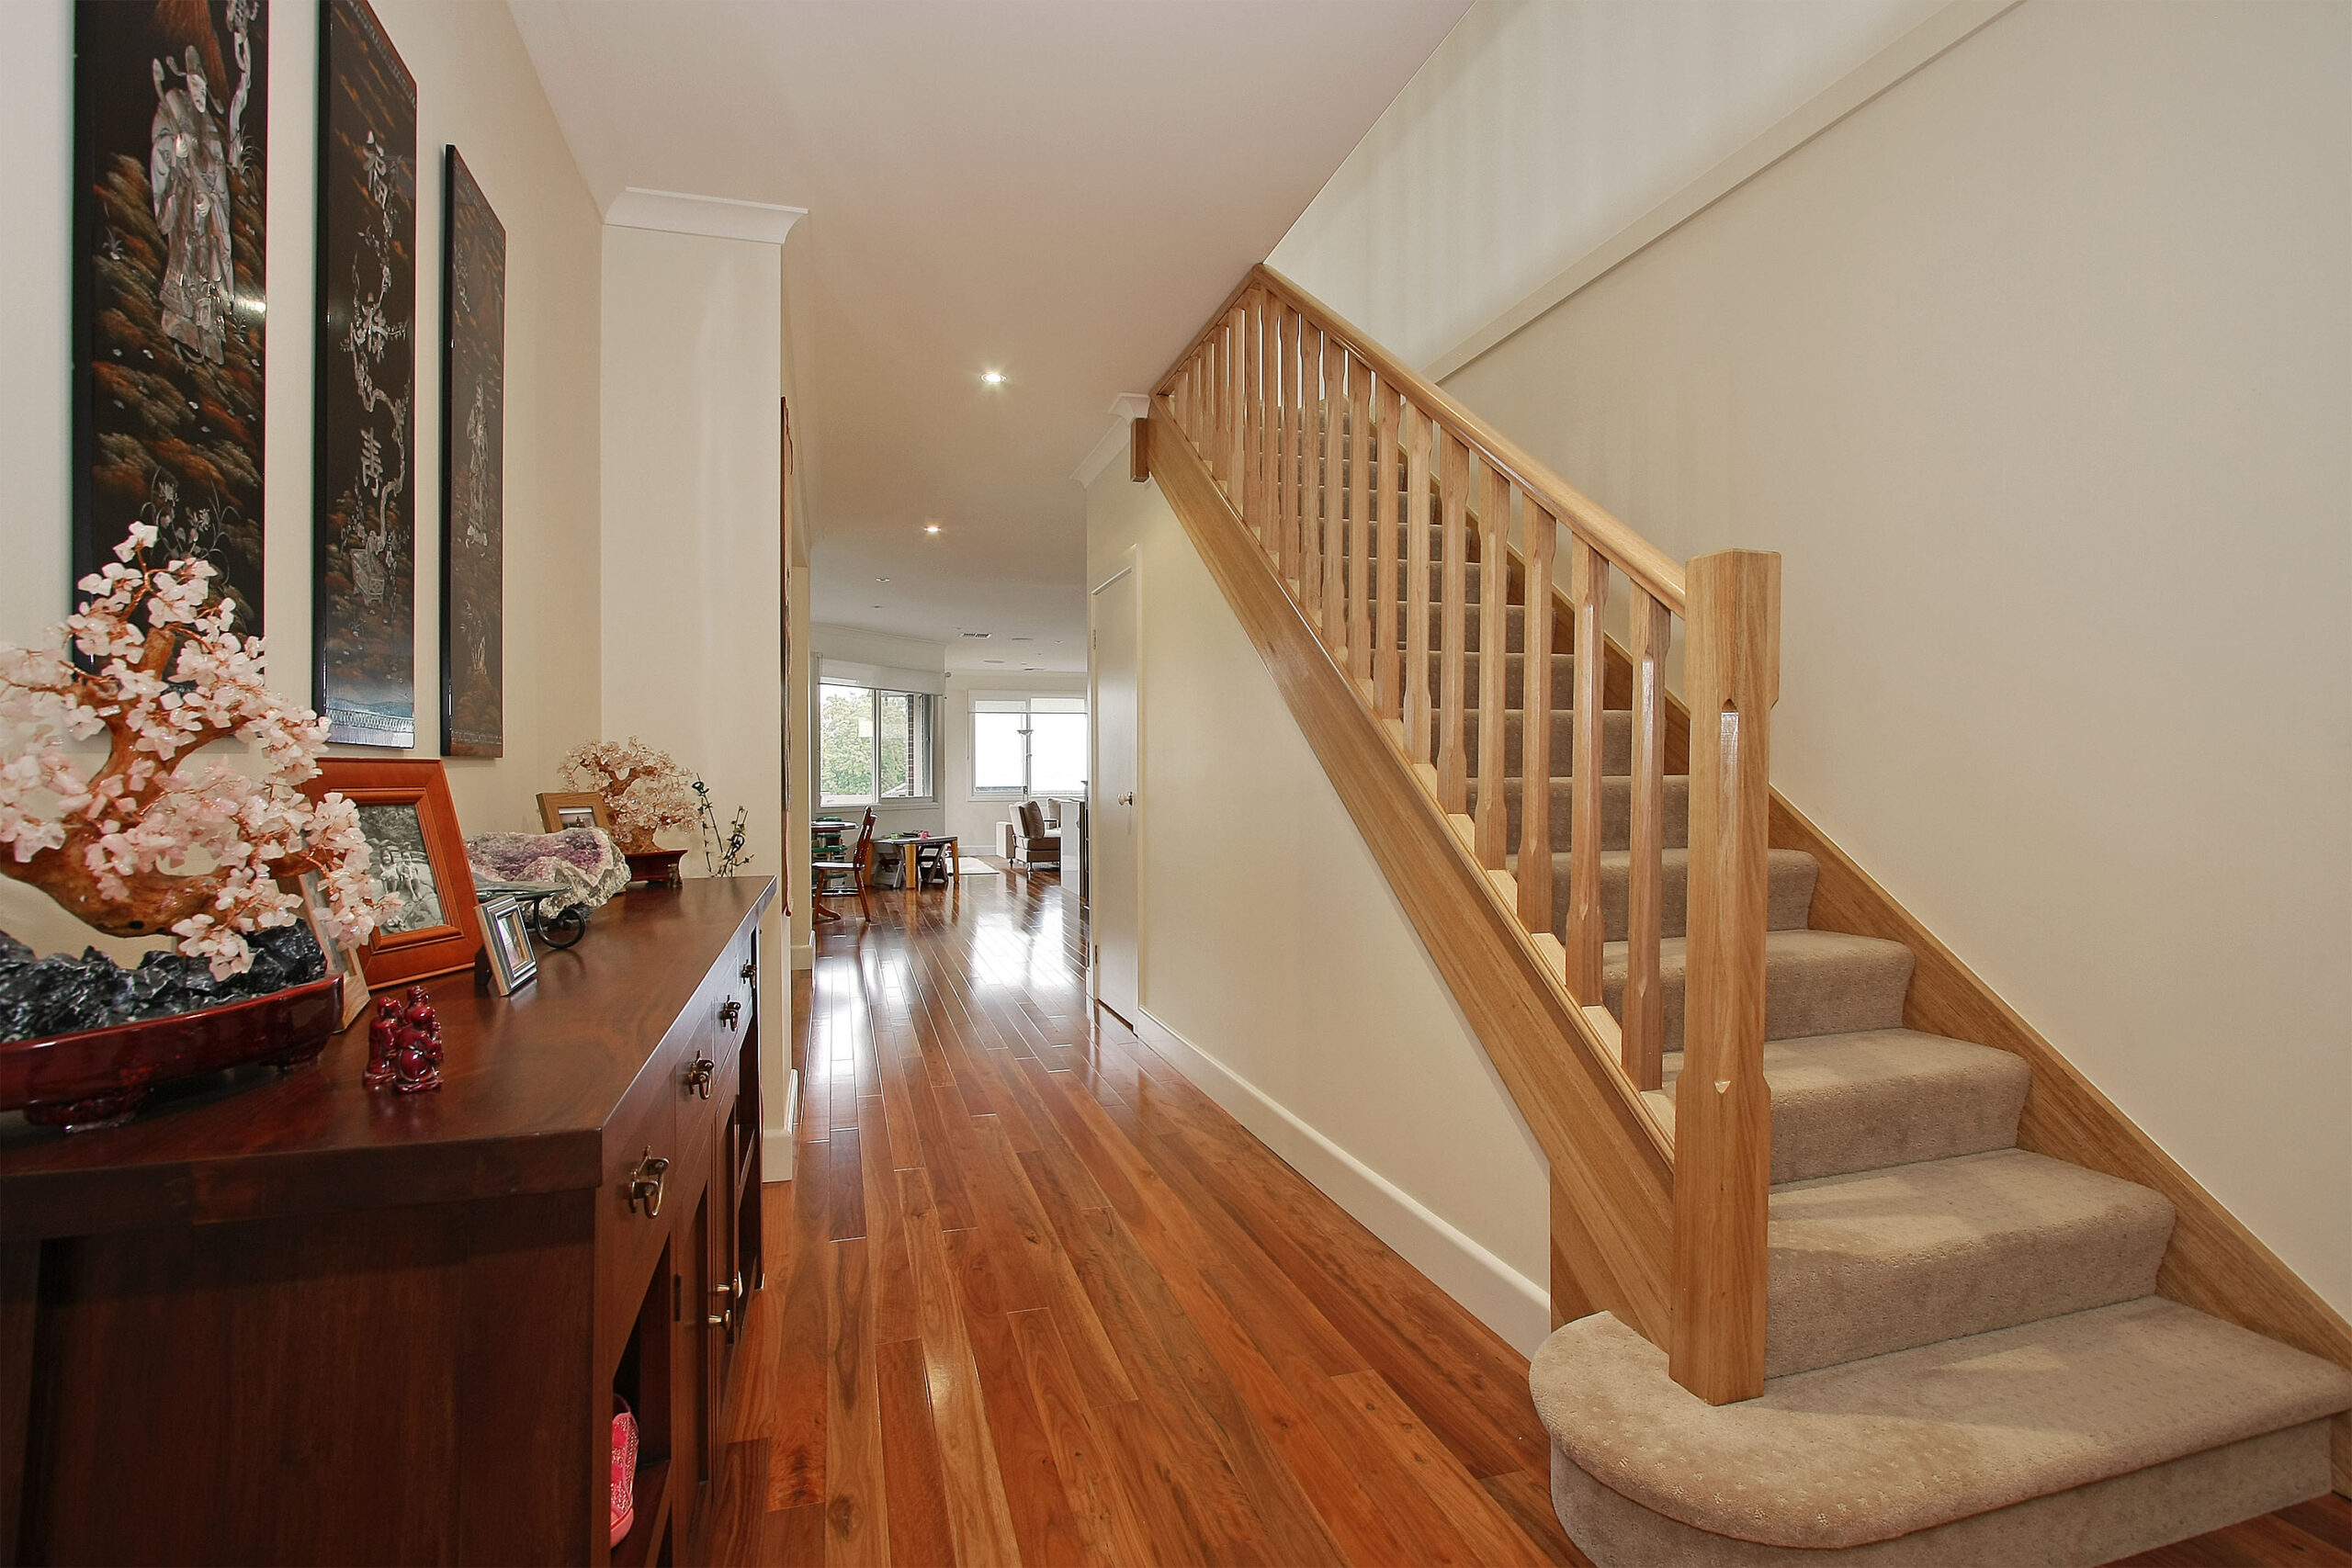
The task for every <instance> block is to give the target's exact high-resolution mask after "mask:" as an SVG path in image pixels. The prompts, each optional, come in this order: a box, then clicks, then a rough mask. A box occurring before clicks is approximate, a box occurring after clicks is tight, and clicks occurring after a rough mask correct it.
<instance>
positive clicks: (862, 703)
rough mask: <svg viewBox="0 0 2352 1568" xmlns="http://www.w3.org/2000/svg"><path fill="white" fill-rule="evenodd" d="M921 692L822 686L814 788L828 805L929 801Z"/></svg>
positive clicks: (929, 698) (928, 699) (925, 702)
mask: <svg viewBox="0 0 2352 1568" xmlns="http://www.w3.org/2000/svg"><path fill="white" fill-rule="evenodd" d="M938 700H939V699H938V698H937V697H936V696H935V695H933V694H931V693H929V692H899V691H892V690H889V689H888V688H887V687H882V686H862V685H854V684H851V683H850V682H843V681H833V680H826V681H822V682H819V685H818V694H817V780H818V784H817V789H818V799H819V802H820V804H821V805H824V806H828V807H842V806H881V805H885V804H888V803H889V802H893V801H899V802H906V801H929V800H932V799H934V798H936V796H937V793H938V792H937V790H936V789H935V788H934V787H933V773H934V762H933V734H934V726H933V717H934V715H935V713H936V708H937V704H938Z"/></svg>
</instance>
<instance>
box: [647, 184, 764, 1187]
mask: <svg viewBox="0 0 2352 1568" xmlns="http://www.w3.org/2000/svg"><path fill="white" fill-rule="evenodd" d="M603 245H604V268H605V274H604V282H605V288H604V310H603V322H604V364H603V385H604V431H605V437H604V448H603V465H602V467H603V477H604V496H605V502H604V532H603V539H602V551H603V557H604V582H603V590H604V592H603V636H604V682H603V687H604V689H603V701H602V709H601V713H602V732H603V734H604V735H605V736H606V737H609V738H614V739H619V738H622V737H626V736H629V735H637V736H641V737H643V738H644V739H645V740H646V741H647V742H648V743H650V744H651V745H654V746H658V747H661V748H662V750H666V751H668V752H669V753H670V754H671V755H673V756H674V757H676V758H677V759H678V760H679V761H681V762H683V763H684V764H685V765H686V766H687V767H689V768H691V769H693V770H694V771H695V773H699V774H700V775H701V776H702V778H703V779H704V781H705V782H706V783H707V784H709V785H710V789H711V793H712V795H713V796H714V797H715V799H716V805H717V807H718V814H719V820H720V822H721V823H722V825H723V824H724V823H726V822H727V821H728V820H729V819H730V818H732V817H733V815H734V813H735V810H736V808H737V807H744V808H745V809H746V810H748V812H749V813H750V816H749V819H748V824H747V826H748V828H749V835H750V850H751V852H752V857H753V858H752V863H751V866H750V868H749V870H748V872H747V874H749V875H753V876H761V877H766V876H776V875H779V874H781V871H782V868H783V866H784V865H785V863H786V861H785V850H784V843H785V837H784V831H785V820H784V773H783V766H784V763H783V755H784V722H785V718H784V715H785V672H784V671H782V670H781V669H779V668H778V667H777V652H778V649H780V648H781V647H782V635H783V622H782V617H783V615H784V608H783V606H782V605H780V604H778V602H777V592H776V585H777V582H778V581H779V578H780V574H781V571H782V566H783V562H782V557H781V554H780V551H779V545H780V542H781V537H782V536H781V530H780V526H779V520H780V513H779V503H780V500H781V492H780V491H779V490H778V488H777V478H778V473H779V469H780V466H781V465H780V457H781V451H782V448H781V446H780V445H779V443H778V439H777V434H778V430H777V417H776V407H777V402H776V400H777V398H778V396H779V395H780V391H781V388H780V384H779V374H778V365H777V355H776V350H775V344H777V343H778V342H779V341H780V338H781V334H782V332H783V326H782V321H781V310H782V298H783V295H782V283H781V277H780V274H779V270H778V268H779V265H780V263H779V255H780V252H779V249H778V247H776V246H775V245H772V244H756V243H751V242H747V241H741V240H713V239H707V238H704V237H702V236H700V235H693V234H670V233H656V232H651V231H645V230H639V229H614V228H607V229H605V231H604V233H603ZM672 837H673V841H674V842H677V843H681V844H686V843H691V842H693V836H692V835H691V834H676V835H673V836H672ZM683 869H684V872H685V874H687V875H689V876H699V875H702V874H704V865H703V857H702V854H701V852H700V851H699V850H698V849H695V850H692V851H690V852H688V854H687V856H686V858H685V861H684V864H683ZM762 942H763V945H764V946H765V948H766V951H767V953H768V954H769V956H770V960H771V961H770V962H768V963H766V964H764V965H763V968H762V972H761V991H760V1008H761V1016H762V1017H763V1019H775V1020H778V1021H784V1020H786V1016H787V1014H786V996H787V995H788V987H787V986H786V975H787V974H788V973H789V961H788V957H787V954H788V941H787V935H786V925H785V921H784V915H783V908H782V904H781V901H779V902H778V904H777V905H776V906H775V908H773V909H772V911H771V913H770V915H769V917H768V919H767V920H766V921H765V922H764V923H763V929H762ZM780 958H781V959H784V960H785V961H784V962H776V961H775V960H777V959H780ZM786 1038H787V1032H786V1030H785V1029H782V1028H779V1029H778V1030H776V1031H775V1037H774V1038H773V1039H763V1041H762V1044H763V1049H764V1051H765V1055H764V1058H763V1060H764V1062H765V1064H766V1070H767V1073H768V1077H767V1081H768V1082H769V1083H771V1084H774V1085H775V1086H777V1092H775V1093H773V1094H771V1095H770V1096H769V1097H768V1102H767V1112H768V1118H769V1123H770V1129H771V1133H772V1134H773V1132H774V1130H775V1129H776V1128H780V1127H781V1126H782V1125H783V1119H784V1116H785V1114H786V1106H785V1103H784V1098H785V1097H784V1095H783V1093H782V1086H783V1084H784V1082H785V1078H784V1076H783V1068H782V1062H783V1060H784V1056H783V1048H784V1042H785V1040H786ZM772 1152H775V1151H773V1150H772ZM784 1152H786V1153H788V1151H784Z"/></svg>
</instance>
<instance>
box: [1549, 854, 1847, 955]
mask: <svg viewBox="0 0 2352 1568" xmlns="http://www.w3.org/2000/svg"><path fill="white" fill-rule="evenodd" d="M1569 858H1570V857H1569V856H1567V855H1566V854H1555V855H1554V856H1553V857H1552V934H1553V935H1555V936H1557V937H1559V938H1560V939H1561V940H1563V941H1566V938H1567V934H1568V898H1569V896H1570V894H1571V892H1572V891H1573V890H1572V889H1571V887H1570V886H1569V882H1568V863H1569ZM1632 870H1633V862H1632V860H1631V858H1630V857H1627V856H1623V855H1618V856H1605V857H1604V858H1603V859H1602V860H1601V863H1600V920H1601V940H1602V941H1603V942H1623V941H1624V940H1625V924H1626V911H1627V909H1628V908H1629V907H1630V905H1629V900H1630V897H1631V877H1632ZM1820 870H1821V868H1820V866H1819V865H1817V864H1816V863H1815V861H1814V858H1813V857H1812V856H1811V855H1809V854H1805V853H1803V852H1799V851H1795V850H1779V851H1775V852H1773V855H1772V865H1771V884H1770V891H1769V893H1768V896H1767V897H1766V900H1765V929H1766V930H1768V931H1803V930H1804V929H1805V921H1806V919H1808V918H1809V917H1810V915H1811V914H1812V911H1813V885H1814V881H1815V877H1817V876H1818V875H1819V874H1820ZM1690 891H1691V852H1690V851H1688V850H1668V851H1667V852H1665V853H1664V854H1663V855H1661V856H1659V857H1658V895H1659V897H1658V925H1659V934H1660V935H1661V936H1682V935H1685V934H1687V933H1688V932H1689V931H1690V929H1691V927H1690V918H1691V898H1690Z"/></svg>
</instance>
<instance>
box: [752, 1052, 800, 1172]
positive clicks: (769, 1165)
mask: <svg viewBox="0 0 2352 1568" xmlns="http://www.w3.org/2000/svg"><path fill="white" fill-rule="evenodd" d="M799 1131H800V1073H799V1070H798V1069H797V1068H795V1069H794V1071H793V1074H792V1076H791V1077H789V1078H787V1079H786V1080H785V1088H784V1125H783V1126H781V1127H764V1128H762V1129H761V1131H760V1179H761V1180H762V1181H789V1180H791V1179H792V1176H793V1160H794V1157H795V1156H797V1154H798V1152H799V1149H800V1141H799V1139H798V1137H797V1135H796V1134H798V1133H799Z"/></svg>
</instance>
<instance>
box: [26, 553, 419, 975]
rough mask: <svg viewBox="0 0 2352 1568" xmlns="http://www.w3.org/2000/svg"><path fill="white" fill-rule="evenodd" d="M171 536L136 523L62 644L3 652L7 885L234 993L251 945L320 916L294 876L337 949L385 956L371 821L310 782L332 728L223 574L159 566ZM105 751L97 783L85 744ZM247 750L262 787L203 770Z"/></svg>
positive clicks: (222, 769) (193, 565)
mask: <svg viewBox="0 0 2352 1568" xmlns="http://www.w3.org/2000/svg"><path fill="white" fill-rule="evenodd" d="M155 537H156V531H155V529H153V527H149V526H146V525H136V526H134V527H133V528H132V529H131V531H130V538H128V539H126V540H124V541H123V543H122V544H121V545H120V546H119V547H117V548H116V550H115V556H116V560H115V561H114V562H111V563H109V564H108V565H107V566H106V567H105V568H104V569H103V570H99V571H96V572H94V573H92V574H91V575H90V576H88V577H85V578H84V579H83V580H82V581H81V588H82V590H83V592H85V593H87V594H89V595H91V597H90V599H89V600H88V602H87V603H86V604H84V606H83V608H82V610H81V613H80V614H78V615H72V616H69V617H67V619H66V621H65V623H64V625H63V626H62V627H60V628H59V638H58V640H59V644H60V646H58V647H55V648H51V649H42V650H39V651H31V650H28V649H21V648H16V647H12V646H7V645H0V872H5V873H6V874H7V875H9V876H12V877H14V878H16V879H17V881H19V882H23V883H27V884H29V885H30V886H35V887H38V888H40V890H41V891H42V892H44V893H46V894H48V895H49V896H50V897H51V898H53V899H55V900H56V901H57V902H58V903H59V904H60V905H62V906H63V907H64V908H66V909H67V910H69V911H70V912H72V913H73V914H74V916H75V917H77V918H78V919H81V920H82V921H83V922H84V923H85V924H87V925H90V926H94V927H96V929H97V930H99V931H105V932H106V933H107V934H108V935H110V936H119V937H154V936H161V935H164V934H167V933H168V934H169V935H172V936H175V937H176V938H178V939H179V941H178V946H179V951H180V952H181V953H184V954H187V955H189V956H191V957H197V958H202V959H204V960H207V961H208V962H209V966H210V968H211V971H212V974H213V976H215V978H226V977H227V976H232V975H242V974H243V973H244V972H245V971H246V970H247V969H248V968H250V967H251V966H252V964H253V953H252V951H251V949H250V948H249V947H248V946H247V944H246V942H245V938H246V936H247V935H248V934H250V933H254V932H257V931H265V930H267V929H269V928H272V927H281V926H289V925H292V924H293V923H294V922H295V921H296V919H298V918H299V917H300V912H301V908H302V903H301V899H300V897H298V896H296V895H294V894H292V893H288V892H287V891H285V890H283V889H282V888H280V887H279V886H278V885H277V881H276V879H277V878H278V877H291V876H294V875H296V874H300V873H304V872H313V871H314V872H317V873H319V874H320V875H321V879H322V884H323V891H324V894H325V904H326V911H327V912H326V916H325V918H324V919H322V922H321V923H322V925H327V926H329V927H331V928H332V929H330V931H328V935H329V936H330V937H331V938H334V939H335V940H339V941H343V942H364V941H366V940H367V938H368V934H369V932H371V931H373V930H374V929H375V924H376V919H377V916H378V912H379V909H381V908H388V907H390V905H391V904H393V903H394V902H395V897H394V896H391V895H388V894H386V893H384V892H383V891H382V890H381V889H380V888H379V887H378V886H377V885H376V884H374V883H372V882H371V881H370V880H369V879H368V845H367V841H366V840H364V839H363V838H362V837H361V836H360V831H359V814H358V811H357V809H356V807H354V806H353V805H352V804H351V802H349V801H348V800H345V798H344V797H343V796H341V795H327V796H326V797H325V798H323V799H322V800H320V801H317V802H315V803H314V802H312V801H311V799H309V798H308V797H307V796H305V795H303V794H302V793H301V791H300V789H299V788H298V787H296V786H298V785H299V784H301V783H302V781H304V780H306V779H309V778H311V777H313V776H314V775H316V773H318V771H319V769H318V758H319V757H320V756H321V755H322V753H323V752H324V751H325V750H326V725H325V724H324V723H323V722H322V720H321V719H320V718H319V717H318V716H317V715H315V714H313V713H311V711H310V710H308V709H307V708H300V707H296V706H293V705H289V704H288V703H287V702H286V701H285V700H284V699H282V698H280V697H279V696H278V695H277V693H275V692H273V691H271V690H270V689H269V688H268V687H267V686H266V685H265V684H264V683H263V681H262V673H261V656H262V639H261V638H259V637H239V636H238V635H237V634H236V633H235V632H233V631H232V630H231V629H230V621H231V619H232V615H233V614H234V606H232V604H229V603H227V602H226V601H224V600H221V599H220V598H218V597H216V596H215V595H214V593H213V591H212V589H211V588H210V587H209V580H210V579H211V578H212V577H213V576H214V572H213V569H212V568H211V566H210V565H209V564H208V563H206V562H204V561H201V560H175V561H173V562H171V563H170V564H169V565H167V566H164V567H162V568H160V569H151V568H150V567H149V566H148V565H147V557H146V551H147V548H148V547H150V546H152V545H153V543H154V542H155ZM142 619H143V621H144V622H145V626H143V627H142V626H141V625H140V624H139V623H140V622H141V620H142ZM75 654H79V656H80V658H79V660H76V658H75V657H74V656H75ZM99 736H104V737H106V738H107V752H106V756H105V758H104V760H103V761H97V763H96V768H95V770H94V771H93V770H92V769H91V768H90V767H89V766H88V764H89V763H90V761H92V759H91V757H90V756H89V755H88V753H87V752H86V751H84V752H82V753H81V754H79V755H77V754H76V751H75V750H74V749H70V748H69V747H68V746H67V745H66V744H65V742H66V741H67V739H73V740H91V739H96V737H99ZM228 739H237V740H242V741H243V742H244V743H245V745H246V747H247V749H248V750H249V751H252V752H254V753H257V754H258V757H259V760H260V764H261V766H260V771H259V775H258V776H254V774H251V773H244V772H241V771H239V770H238V769H236V768H234V767H232V766H231V765H230V764H229V763H228V762H227V761H224V760H222V759H220V758H219V757H217V756H216V757H214V758H212V759H209V761H207V762H206V763H205V764H204V765H203V766H201V767H199V766H198V765H197V763H196V762H195V761H194V760H193V758H192V757H191V755H190V754H191V753H193V752H195V751H198V750H201V749H203V748H205V747H207V746H210V745H212V744H213V743H214V742H216V741H221V740H228Z"/></svg>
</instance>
